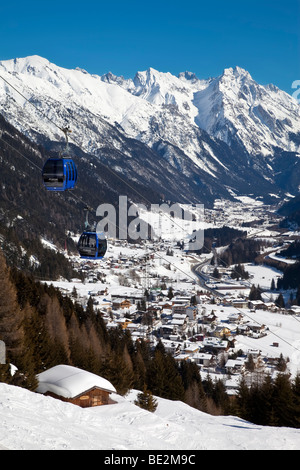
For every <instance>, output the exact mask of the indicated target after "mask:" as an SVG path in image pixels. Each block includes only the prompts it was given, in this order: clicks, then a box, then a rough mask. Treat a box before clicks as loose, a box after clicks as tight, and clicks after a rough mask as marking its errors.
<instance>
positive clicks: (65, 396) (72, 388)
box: [36, 365, 116, 408]
mask: <svg viewBox="0 0 300 470" xmlns="http://www.w3.org/2000/svg"><path fill="white" fill-rule="evenodd" d="M37 378H38V381H39V385H38V387H37V390H36V392H38V393H42V394H43V395H46V396H51V397H53V398H57V399H59V400H61V401H65V402H68V403H72V404H73V405H78V406H80V407H81V408H88V407H92V406H99V405H108V404H110V403H114V401H113V400H112V399H111V398H110V394H111V393H116V389H115V388H114V386H113V385H112V384H111V383H110V382H109V381H108V380H106V379H104V378H103V377H100V376H98V375H96V374H93V373H91V372H87V371H84V370H82V369H78V368H77V367H72V366H68V365H58V366H55V367H52V368H51V369H48V370H46V371H45V372H42V373H41V374H38V376H37Z"/></svg>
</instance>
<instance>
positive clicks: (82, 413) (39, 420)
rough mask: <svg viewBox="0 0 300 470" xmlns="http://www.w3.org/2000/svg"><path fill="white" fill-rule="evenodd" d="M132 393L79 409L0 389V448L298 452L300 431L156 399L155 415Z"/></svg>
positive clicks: (9, 388)
mask: <svg viewBox="0 0 300 470" xmlns="http://www.w3.org/2000/svg"><path fill="white" fill-rule="evenodd" d="M136 395H137V391H132V392H131V393H130V394H129V395H128V396H127V397H125V398H124V397H121V396H120V395H117V394H112V398H113V399H114V400H115V401H117V403H116V404H112V405H106V406H99V407H93V408H80V407H78V406H76V405H72V404H70V403H64V402H62V401H60V400H56V399H54V398H51V397H45V396H43V395H41V394H38V393H34V392H30V391H28V390H25V389H22V388H19V387H14V386H11V385H7V384H4V383H1V384H0V422H1V426H0V449H3V450H4V449H8V450H114V451H125V450H144V451H147V450H165V451H170V450H193V451H197V450H299V449H300V429H292V428H276V427H264V426H258V425H254V424H251V423H249V422H247V421H244V420H242V419H239V418H236V417H232V416H211V415H208V414H205V413H203V412H201V411H198V410H196V409H194V408H191V407H190V406H188V405H186V404H184V403H182V402H179V401H170V400H165V399H162V398H158V399H157V400H158V407H157V409H156V411H155V412H154V413H150V412H148V411H146V410H143V409H141V408H139V407H138V406H136V405H134V403H133V402H134V400H135V398H136Z"/></svg>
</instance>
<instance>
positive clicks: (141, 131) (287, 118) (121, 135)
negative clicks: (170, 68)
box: [0, 56, 300, 203]
mask: <svg viewBox="0 0 300 470" xmlns="http://www.w3.org/2000/svg"><path fill="white" fill-rule="evenodd" d="M0 76H1V77H2V78H3V79H4V80H7V82H8V83H9V84H8V83H7V82H5V81H4V80H0V106H1V113H2V114H3V115H4V117H5V118H6V119H7V120H8V121H9V122H10V123H11V124H13V125H14V126H15V127H16V128H17V129H19V130H21V131H22V132H24V133H25V134H26V135H27V136H29V137H31V138H32V139H34V140H40V139H45V138H47V139H49V140H50V141H62V140H63V139H64V136H63V135H62V133H61V132H60V131H59V129H58V128H57V125H58V126H60V127H64V126H65V125H70V127H71V129H72V141H73V142H74V143H76V144H77V145H79V146H80V147H81V149H83V150H84V151H85V152H87V153H90V154H93V155H96V156H99V157H100V158H101V159H102V161H103V162H105V163H106V164H108V165H110V166H111V167H112V168H114V169H115V170H116V171H118V172H120V173H122V174H123V175H126V176H127V177H128V178H129V179H131V180H133V181H138V180H139V178H140V177H141V176H142V178H144V180H143V182H144V181H147V174H146V171H145V170H144V172H143V169H145V168H147V166H148V163H149V161H151V163H152V164H153V162H154V161H157V162H159V163H160V165H161V166H165V167H166V168H168V170H169V171H170V174H172V172H173V174H174V177H176V178H177V180H178V179H179V180H181V181H182V183H181V186H182V191H181V194H180V191H179V192H178V199H180V198H182V197H183V196H184V195H185V196H186V198H188V199H189V200H190V201H191V202H196V201H200V202H204V203H205V200H206V199H207V198H209V197H211V199H214V198H216V197H232V196H234V195H236V194H237V195H240V194H249V193H251V194H253V195H254V196H263V197H265V196H266V195H268V194H277V196H278V195H279V194H278V193H280V190H281V189H283V191H285V190H286V187H285V185H286V183H287V182H288V181H289V179H290V178H291V175H295V174H298V172H300V168H298V166H299V165H298V163H299V158H298V154H297V152H300V138H299V135H300V106H299V104H298V103H297V101H296V100H295V99H294V98H292V97H291V96H289V95H288V94H287V93H285V92H283V91H281V90H279V89H277V88H276V87H274V86H273V85H268V86H262V85H259V84H258V83H256V82H255V81H254V80H253V79H252V77H251V76H250V74H249V73H248V72H247V71H245V70H243V69H241V68H239V67H235V68H234V69H232V68H228V69H226V70H224V72H223V74H222V75H221V76H219V77H216V78H210V79H207V80H200V79H198V78H197V77H196V76H195V75H194V74H193V73H190V72H184V73H181V74H179V76H178V77H175V76H173V75H171V74H170V73H162V72H159V71H157V70H154V69H152V68H149V69H148V70H146V71H143V72H138V73H137V74H136V76H135V77H134V79H124V77H117V76H115V75H113V74H112V73H108V74H106V75H103V76H102V77H100V76H97V75H91V74H89V73H88V72H86V71H85V70H82V69H79V68H77V69H75V70H67V69H64V68H61V67H58V66H56V65H55V64H52V63H50V62H49V61H48V60H46V59H44V58H42V57H39V56H31V57H26V58H20V59H13V60H7V61H2V62H0ZM13 87H15V89H17V90H19V91H20V92H21V93H22V94H23V96H24V97H26V98H28V99H30V101H31V103H32V104H34V106H35V107H33V106H31V105H30V104H29V103H28V102H27V101H26V100H25V99H24V98H23V97H22V96H20V94H18V93H17V92H16V91H15V90H14V89H13ZM38 110H40V111H41V112H43V113H44V117H43V116H42V114H41V113H40V112H39V111H38ZM45 116H47V118H48V119H47V118H45ZM53 123H55V124H53ZM128 138H129V139H131V142H134V141H136V142H140V143H141V144H144V145H146V146H147V148H149V149H151V156H149V155H148V157H147V156H145V153H144V152H143V151H142V149H141V147H139V149H138V150H136V152H135V151H133V149H132V148H130V149H129V148H128V140H127V139H128ZM108 150H109V152H108ZM120 151H121V152H122V153H123V154H124V155H125V156H126V158H125V159H124V158H123V160H122V161H121V162H120V159H118V158H117V157H116V156H117V154H118V152H120ZM287 152H288V155H289V159H290V160H289V170H288V171H287V172H286V173H285V178H284V184H283V182H282V181H281V180H280V178H279V177H278V164H277V162H278V158H279V159H280V158H281V160H280V162H281V163H280V164H281V166H282V155H285V153H287ZM133 155H135V157H136V158H135V159H133V158H132V156H133ZM147 159H148V160H147ZM154 173H155V177H156V183H157V184H158V185H159V184H161V185H162V187H165V184H164V172H163V171H162V172H161V169H158V168H156V169H153V177H154ZM278 178H279V180H280V181H279V180H278ZM150 180H151V178H150V177H149V179H148V183H150V184H151V181H150ZM289 191H290V193H293V192H294V193H296V192H297V191H298V183H297V182H293V185H292V187H291V186H290V185H289ZM185 202H186V201H185Z"/></svg>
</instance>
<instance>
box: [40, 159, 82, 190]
mask: <svg viewBox="0 0 300 470" xmlns="http://www.w3.org/2000/svg"><path fill="white" fill-rule="evenodd" d="M42 176H43V181H44V186H45V188H46V189H47V190H48V191H66V190H68V189H73V188H74V186H75V184H76V182H77V168H76V165H75V163H74V162H73V160H72V159H71V158H49V159H48V160H47V161H46V163H45V165H44V168H43V171H42Z"/></svg>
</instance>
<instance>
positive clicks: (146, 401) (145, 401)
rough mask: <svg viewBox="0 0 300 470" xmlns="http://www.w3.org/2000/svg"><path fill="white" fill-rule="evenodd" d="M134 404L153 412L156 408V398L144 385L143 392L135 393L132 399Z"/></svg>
mask: <svg viewBox="0 0 300 470" xmlns="http://www.w3.org/2000/svg"><path fill="white" fill-rule="evenodd" d="M134 404H135V405H137V406H139V407H140V408H143V409H144V410H147V411H150V412H151V413H153V412H154V411H155V410H156V408H157V405H158V403H157V400H156V399H155V398H154V397H153V395H152V393H151V392H150V391H149V390H147V388H146V386H144V389H143V392H141V393H139V394H138V395H137V399H136V400H135V401H134Z"/></svg>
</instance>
